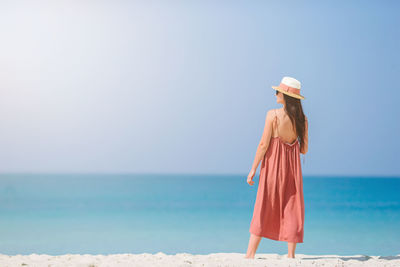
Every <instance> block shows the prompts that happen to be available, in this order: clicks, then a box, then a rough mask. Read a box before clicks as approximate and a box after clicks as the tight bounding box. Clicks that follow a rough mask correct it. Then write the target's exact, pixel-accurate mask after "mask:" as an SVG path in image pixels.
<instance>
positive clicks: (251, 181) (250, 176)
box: [247, 170, 256, 185]
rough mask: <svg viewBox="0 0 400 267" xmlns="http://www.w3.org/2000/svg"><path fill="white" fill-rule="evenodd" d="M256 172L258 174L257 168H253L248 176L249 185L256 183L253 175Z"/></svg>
mask: <svg viewBox="0 0 400 267" xmlns="http://www.w3.org/2000/svg"><path fill="white" fill-rule="evenodd" d="M255 174H256V171H255V170H251V171H250V173H249V175H248V176H247V183H248V184H249V185H253V184H254V181H253V177H254V175H255Z"/></svg>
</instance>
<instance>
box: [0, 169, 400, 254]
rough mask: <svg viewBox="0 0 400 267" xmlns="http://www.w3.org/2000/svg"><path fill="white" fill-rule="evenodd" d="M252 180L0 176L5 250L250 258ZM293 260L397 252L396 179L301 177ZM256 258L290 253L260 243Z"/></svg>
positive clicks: (0, 248)
mask: <svg viewBox="0 0 400 267" xmlns="http://www.w3.org/2000/svg"><path fill="white" fill-rule="evenodd" d="M246 180H247V174H243V175H238V174H232V175H227V174H224V175H220V174H215V175H213V174H137V173H135V174H62V173H59V174H26V173H25V174H22V173H20V174H0V254H8V255H18V254H24V255H25V254H31V253H37V254H49V255H61V254H117V253H134V254H137V253H152V254H153V253H158V252H163V253H166V254H176V253H191V254H209V253H219V252H225V253H230V252H232V253H246V250H247V246H248V241H249V237H250V233H249V227H250V222H251V218H252V213H253V207H254V203H255V198H256V194H257V187H258V175H256V176H255V177H254V181H255V184H254V185H253V186H250V185H249V184H247V182H246ZM303 192H304V204H305V221H304V242H303V243H298V244H297V245H296V254H297V253H301V254H312V255H322V254H324V255H325V254H338V255H356V254H357V255H359V254H361V255H370V256H371V255H384V256H389V255H397V254H400V177H355V176H349V177H345V176H306V175H305V176H303ZM257 253H277V254H282V255H283V254H286V253H287V243H286V242H283V241H275V240H271V239H268V238H262V240H261V242H260V245H259V247H258V250H257Z"/></svg>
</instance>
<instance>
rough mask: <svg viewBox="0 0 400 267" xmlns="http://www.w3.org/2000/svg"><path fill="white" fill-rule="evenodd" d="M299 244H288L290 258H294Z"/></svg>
mask: <svg viewBox="0 0 400 267" xmlns="http://www.w3.org/2000/svg"><path fill="white" fill-rule="evenodd" d="M296 244H297V243H291V242H288V258H294V251H295V250H296Z"/></svg>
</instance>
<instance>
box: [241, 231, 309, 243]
mask: <svg viewBox="0 0 400 267" xmlns="http://www.w3.org/2000/svg"><path fill="white" fill-rule="evenodd" d="M249 232H250V233H251V234H253V235H256V236H260V237H265V238H268V239H272V240H275V241H284V242H290V243H303V240H301V241H291V240H287V239H283V238H279V237H276V236H275V235H270V234H263V233H261V234H259V233H253V232H251V230H249Z"/></svg>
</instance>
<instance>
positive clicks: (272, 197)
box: [249, 111, 304, 243]
mask: <svg viewBox="0 0 400 267" xmlns="http://www.w3.org/2000/svg"><path fill="white" fill-rule="evenodd" d="M274 119H276V122H278V121H277V120H278V117H277V116H276V111H275V118H274ZM276 129H277V131H278V126H277V127H276ZM300 163H301V162H300V143H299V140H298V138H297V139H296V141H294V142H293V143H291V144H289V143H286V142H284V141H283V140H281V139H280V137H279V131H278V136H275V137H271V141H270V144H269V146H268V149H267V151H266V153H265V155H264V158H263V160H262V162H261V169H260V178H259V183H258V190H257V197H256V201H255V204H254V211H253V217H252V220H251V224H250V229H249V232H250V233H252V234H254V235H257V236H262V237H266V238H269V239H273V240H277V241H287V242H293V243H303V236H304V197H303V177H302V172H301V164H300Z"/></svg>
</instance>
